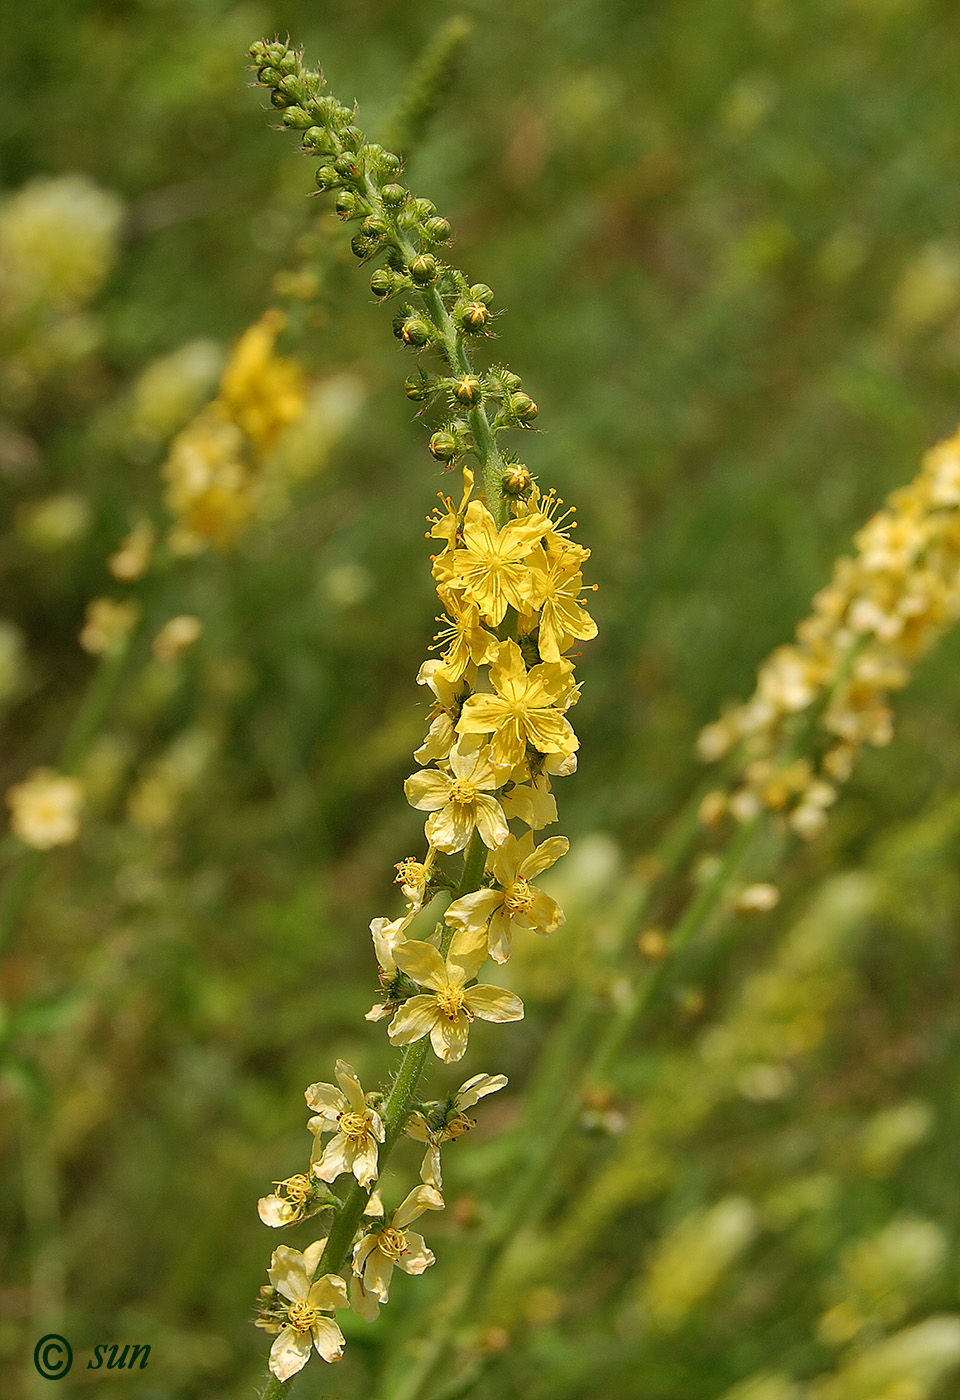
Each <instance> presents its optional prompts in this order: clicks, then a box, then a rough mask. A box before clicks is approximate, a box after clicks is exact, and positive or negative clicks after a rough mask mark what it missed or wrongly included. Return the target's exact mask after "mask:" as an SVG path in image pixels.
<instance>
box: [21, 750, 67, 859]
mask: <svg viewBox="0 0 960 1400" xmlns="http://www.w3.org/2000/svg"><path fill="white" fill-rule="evenodd" d="M7 804H8V805H9V807H10V810H11V816H10V830H11V831H12V832H13V834H14V836H19V838H20V840H21V841H24V842H26V844H27V845H28V846H33V847H34V848H35V849H36V850H38V851H49V850H50V848H51V847H52V846H69V845H70V844H71V842H73V841H76V839H77V836H78V835H79V833H80V809H81V807H82V806H83V784H82V783H81V782H80V781H79V780H78V779H77V778H64V777H61V775H60V774H59V773H55V772H54V770H53V769H52V768H35V769H34V770H33V772H32V773H31V774H30V776H29V777H28V778H27V779H26V780H25V781H24V782H22V783H16V784H15V785H14V786H13V787H12V788H10V789H9V790H8V791H7Z"/></svg>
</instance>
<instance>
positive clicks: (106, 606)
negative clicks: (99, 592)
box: [80, 598, 140, 656]
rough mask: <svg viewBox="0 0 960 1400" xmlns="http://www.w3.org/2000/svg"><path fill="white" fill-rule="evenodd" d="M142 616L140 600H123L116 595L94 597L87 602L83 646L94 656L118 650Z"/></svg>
mask: <svg viewBox="0 0 960 1400" xmlns="http://www.w3.org/2000/svg"><path fill="white" fill-rule="evenodd" d="M139 616H140V605H139V604H138V603H135V602H133V601H128V602H123V603H121V602H117V600H116V599H114V598H94V599H92V601H91V602H89V603H88V604H87V613H86V621H85V623H84V626H83V631H82V632H81V633H80V645H81V646H82V647H83V649H84V651H88V652H90V653H91V655H93V656H103V655H104V654H105V653H106V652H116V651H117V650H118V649H119V648H120V647H121V646H122V645H123V643H124V642H125V641H126V639H127V637H128V636H129V635H130V631H131V629H132V628H133V627H135V626H136V622H137V619H138V617H139Z"/></svg>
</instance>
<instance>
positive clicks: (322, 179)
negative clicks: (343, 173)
mask: <svg viewBox="0 0 960 1400" xmlns="http://www.w3.org/2000/svg"><path fill="white" fill-rule="evenodd" d="M314 179H315V180H316V183H317V189H319V190H335V189H336V188H337V186H338V185H339V183H340V176H339V175H338V174H337V172H336V171H335V170H334V168H333V166H332V165H321V166H319V167H318V169H317V173H316V175H315V176H314Z"/></svg>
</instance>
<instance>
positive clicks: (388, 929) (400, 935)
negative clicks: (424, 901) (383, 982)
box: [370, 910, 416, 973]
mask: <svg viewBox="0 0 960 1400" xmlns="http://www.w3.org/2000/svg"><path fill="white" fill-rule="evenodd" d="M414 913H416V910H412V911H411V912H410V913H408V914H405V915H404V917H403V918H402V919H371V921H370V935H371V937H372V938H373V946H374V949H375V951H376V954H377V962H378V963H379V965H380V967H381V968H382V969H383V971H384V972H387V973H394V972H396V970H397V964H396V963H395V962H394V960H393V954H394V951H395V949H397V948H398V947H399V946H400V944H401V943H403V942H405V940H406V937H407V933H406V930H407V928H408V926H409V924H410V923H411V922H412V920H413V915H414Z"/></svg>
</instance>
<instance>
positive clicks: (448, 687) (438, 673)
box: [413, 660, 470, 763]
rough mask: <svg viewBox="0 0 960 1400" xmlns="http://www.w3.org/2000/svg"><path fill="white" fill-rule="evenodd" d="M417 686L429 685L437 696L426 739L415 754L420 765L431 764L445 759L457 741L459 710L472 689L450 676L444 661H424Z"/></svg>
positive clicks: (431, 712) (418, 675)
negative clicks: (433, 761) (436, 760)
mask: <svg viewBox="0 0 960 1400" xmlns="http://www.w3.org/2000/svg"><path fill="white" fill-rule="evenodd" d="M417 684H418V685H427V686H429V687H430V689H431V690H432V691H433V693H434V695H435V696H436V700H435V702H434V705H433V708H432V709H431V711H430V728H429V729H428V731H427V737H426V738H425V739H424V741H423V743H422V744H421V745H420V747H419V748H418V749H417V750H416V751H415V753H414V755H413V756H414V758H415V759H416V760H417V762H418V763H430V762H431V761H432V760H434V759H437V758H446V757H447V755H448V754H449V752H450V747H451V745H452V744H453V743H454V741H455V740H456V737H457V732H456V729H455V727H454V726H455V725H456V722H457V720H458V719H459V718H460V709H461V707H462V705H463V702H464V700H465V699H466V698H467V696H468V695H469V694H470V690H469V687H468V686H466V685H464V684H463V683H462V682H461V681H459V680H458V679H457V678H456V677H454V676H451V675H450V673H449V672H448V670H447V668H446V666H445V664H444V663H443V662H442V661H436V660H432V661H425V662H424V663H423V665H422V666H421V667H420V670H419V672H418V674H417Z"/></svg>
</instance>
